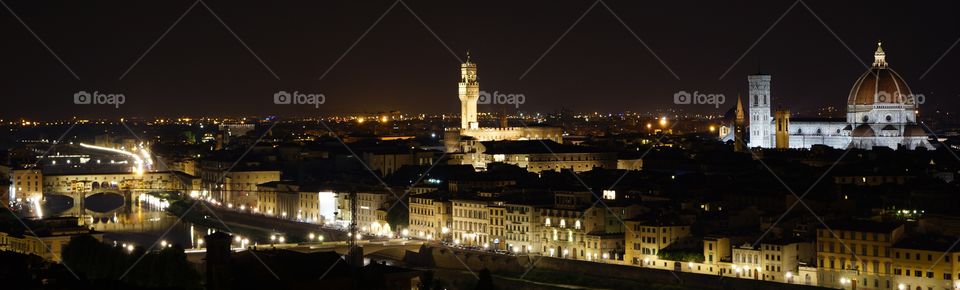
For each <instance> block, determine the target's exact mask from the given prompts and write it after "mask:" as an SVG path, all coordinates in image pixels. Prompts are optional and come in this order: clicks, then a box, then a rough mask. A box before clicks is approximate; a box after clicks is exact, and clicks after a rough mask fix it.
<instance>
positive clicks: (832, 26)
mask: <svg viewBox="0 0 960 290" xmlns="http://www.w3.org/2000/svg"><path fill="white" fill-rule="evenodd" d="M321 2H322V3H321ZM4 3H6V5H7V6H8V7H9V9H11V10H12V11H13V12H14V13H16V14H17V15H18V16H19V17H20V19H22V20H23V21H24V22H25V23H26V24H27V25H28V26H29V27H30V28H31V29H32V30H33V31H34V32H35V33H36V35H37V36H39V38H40V39H42V40H43V41H44V42H45V43H46V44H47V45H48V46H49V47H50V49H52V50H53V52H55V53H56V54H57V55H58V56H59V57H60V58H61V59H62V60H63V62H64V63H66V65H67V67H69V68H70V69H72V70H73V72H74V73H75V74H76V76H77V77H78V78H79V79H77V78H75V77H74V75H73V74H72V73H71V72H70V71H69V70H68V69H67V68H65V67H64V65H62V64H61V63H60V62H59V61H58V60H57V59H56V58H55V57H54V56H53V55H52V54H51V53H50V52H49V51H47V49H46V48H45V47H44V46H43V44H41V43H40V42H39V41H38V40H37V39H36V38H35V37H34V36H33V35H32V34H31V33H30V32H29V31H28V30H27V29H26V28H25V27H24V26H23V25H22V24H21V23H20V21H18V20H17V18H15V17H14V16H13V15H12V14H11V13H10V11H9V10H7V9H6V8H0V35H2V37H3V40H4V41H3V45H0V64H2V67H3V69H2V71H0V73H2V76H0V82H2V88H3V90H2V92H0V94H2V100H3V105H0V118H19V117H26V118H31V119H55V118H64V117H70V116H79V117H121V116H128V117H129V116H141V117H152V116H180V115H192V116H199V115H213V116H222V115H238V114H257V115H303V116H305V115H316V114H326V113H345V112H377V111H387V110H400V111H402V112H406V113H441V112H447V113H457V112H458V111H457V110H458V108H459V104H458V100H457V81H458V80H459V67H458V66H459V62H460V60H458V58H459V59H461V60H462V59H465V57H466V56H465V55H466V53H465V52H466V51H467V50H468V49H469V50H470V51H471V54H472V59H473V60H474V61H475V62H476V63H478V65H479V78H480V86H481V90H484V91H499V92H501V93H522V94H524V95H525V96H526V103H525V104H524V105H523V106H521V107H520V110H523V111H532V112H536V111H539V112H550V111H554V110H557V109H559V108H560V107H561V106H563V107H567V108H570V109H572V110H574V111H584V112H592V111H600V112H622V111H638V112H643V111H651V110H655V109H658V108H659V109H663V108H670V107H675V106H674V105H673V93H675V92H677V91H679V90H686V91H699V92H706V93H722V94H725V95H726V96H727V99H728V102H729V103H728V104H729V105H732V104H733V103H732V100H733V99H734V98H735V96H736V95H737V94H744V95H745V94H746V93H747V83H746V75H748V74H751V73H756V72H758V71H762V72H764V73H769V74H772V75H773V85H772V86H773V100H774V103H775V106H780V107H785V108H790V109H792V110H794V111H802V110H811V109H815V108H818V107H823V106H827V105H834V106H843V105H845V102H846V96H847V94H848V92H849V90H850V86H851V85H852V84H853V82H854V81H855V80H856V78H857V77H859V76H860V75H861V74H862V73H863V72H864V71H865V70H866V68H865V67H864V63H865V64H867V65H869V64H870V63H871V62H872V61H873V51H874V50H875V48H876V42H877V41H878V40H882V41H883V43H884V49H885V50H886V52H887V60H888V62H889V63H890V65H891V67H892V68H893V69H895V70H896V71H897V72H899V73H900V74H901V75H902V76H903V77H904V78H905V79H906V81H907V82H908V84H909V85H910V86H911V88H912V89H913V91H914V93H923V94H924V95H925V96H926V97H927V104H925V105H924V106H923V107H921V110H924V111H927V112H930V111H932V110H935V109H940V110H949V111H956V109H957V108H958V107H960V101H958V98H960V86H957V84H956V80H957V73H956V72H955V71H956V67H957V66H958V64H960V47H957V48H955V49H953V51H951V52H950V53H948V54H946V55H945V56H944V57H943V58H942V60H941V61H939V63H937V61H938V59H940V58H941V56H943V55H944V53H945V52H947V51H948V49H950V48H951V46H952V45H954V44H955V42H956V41H957V40H958V38H960V17H957V16H956V13H957V12H958V11H960V9H958V8H960V3H958V2H957V1H897V2H893V1H891V2H889V3H888V2H884V1H812V0H811V1H806V2H804V3H805V4H806V5H808V6H809V7H810V8H811V9H812V10H813V11H814V12H815V13H816V16H814V14H811V12H810V11H808V10H807V6H805V5H804V4H803V3H801V4H796V5H795V6H794V7H793V9H792V11H790V12H789V13H788V14H787V15H786V16H785V17H783V18H782V20H780V21H779V23H777V24H776V26H775V27H773V28H772V30H770V31H769V33H768V34H766V35H765V36H764V37H763V38H762V39H761V40H759V42H758V43H757V45H756V46H755V47H753V49H752V50H750V51H749V53H747V54H746V55H745V56H744V57H743V59H742V60H741V61H740V62H739V63H737V64H736V65H734V63H735V62H736V61H737V59H738V58H740V57H741V55H743V54H744V53H745V52H746V51H747V50H748V49H749V48H750V47H751V45H753V44H754V42H756V41H757V39H758V38H760V37H761V36H762V35H764V33H765V32H766V31H767V30H768V28H770V27H771V25H773V24H774V23H775V22H777V20H778V19H779V18H780V17H781V16H782V15H783V14H784V13H785V12H786V11H787V10H788V8H790V7H791V6H793V5H794V4H795V3H796V2H795V1H625V0H606V1H605V2H604V3H605V4H606V5H609V7H610V8H611V9H612V10H613V11H614V12H615V13H616V15H618V16H619V17H620V19H622V21H623V22H624V23H626V24H627V26H628V27H629V29H631V30H633V31H634V32H635V33H636V34H637V36H639V37H640V38H641V39H642V40H643V41H644V42H645V43H646V44H647V45H649V47H650V49H652V50H653V52H655V53H656V54H657V55H658V56H659V57H660V58H661V59H662V60H663V62H664V63H666V65H667V67H669V70H668V69H667V67H665V66H664V65H663V64H661V62H660V61H658V60H657V59H656V58H655V57H654V56H653V54H651V53H650V51H648V50H647V49H646V48H645V47H644V45H643V44H642V43H641V42H640V41H638V40H637V39H636V38H635V37H634V36H633V35H631V33H630V31H629V30H628V29H626V28H624V26H623V24H621V22H620V21H618V20H617V18H616V17H615V16H614V15H612V14H611V13H610V11H608V10H607V6H605V4H604V3H600V4H596V5H595V6H594V4H595V3H596V2H595V1H594V0H583V1H556V0H554V1H450V0H446V1H420V0H405V2H404V3H400V4H396V1H395V0H385V1H349V0H342V1H224V0H207V1H204V2H203V3H201V4H196V5H195V6H193V9H192V10H191V11H190V12H189V13H187V14H186V15H185V16H183V18H182V20H181V21H180V22H179V23H177V24H176V26H175V27H173V28H172V29H171V30H170V31H169V33H168V34H166V36H165V37H164V38H163V39H162V40H160V41H159V42H158V43H157V44H156V46H155V47H153V49H152V50H151V51H150V52H149V53H148V54H146V55H145V56H143V59H142V60H141V61H139V63H138V64H137V65H136V66H133V64H134V63H135V62H136V61H137V59H138V58H140V57H141V56H142V55H144V53H145V52H146V51H147V50H148V48H150V47H151V45H153V44H154V42H156V41H157V39H158V38H160V37H161V35H163V34H164V33H165V31H167V29H168V28H170V27H171V25H173V24H174V23H175V22H176V21H177V20H178V18H180V17H181V15H183V14H184V12H186V11H187V9H188V8H189V7H191V5H194V4H195V3H196V1H194V0H185V1H170V0H164V1H35V0H4ZM204 4H206V5H207V6H208V7H209V8H210V9H212V11H213V12H215V13H216V15H217V16H219V18H220V19H221V20H222V21H223V22H224V23H226V26H227V27H229V30H228V29H227V28H225V27H224V25H223V24H221V22H220V21H219V20H218V19H217V17H215V16H214V14H211V12H210V11H208V10H207V6H204ZM394 4H396V5H395V6H393V9H392V10H391V11H390V12H389V13H388V14H386V16H385V17H383V18H382V20H380V22H379V24H377V26H376V27H374V28H373V29H372V30H370V32H369V34H366V36H365V37H364V38H363V39H362V40H360V41H359V42H358V43H357V44H356V46H355V47H354V48H353V49H352V50H351V51H350V52H349V53H347V54H346V55H345V56H343V58H342V59H341V60H340V61H339V63H337V64H336V65H335V66H334V63H336V62H337V60H338V59H339V58H340V57H341V55H343V54H344V53H345V52H346V51H347V50H348V48H350V47H351V45H353V44H354V42H355V41H357V39H358V38H360V37H361V35H364V32H365V31H367V29H368V28H370V27H371V25H373V24H374V22H376V21H377V20H378V19H379V18H380V17H381V16H382V15H383V14H384V12H386V11H387V10H388V8H390V7H391V5H394ZM404 4H406V5H408V6H409V8H410V9H412V10H413V12H415V13H416V15H417V16H419V18H420V19H421V20H422V21H423V22H424V23H426V25H427V26H428V27H429V29H431V30H432V31H433V32H435V33H436V35H437V36H438V37H439V39H440V40H442V41H443V43H441V42H440V41H438V40H437V38H435V37H434V36H433V34H431V32H430V30H428V29H427V28H426V27H424V25H423V24H421V23H420V21H419V20H418V19H417V18H416V17H415V16H414V15H413V14H411V13H410V11H408V10H407V6H405V5H404ZM591 6H593V9H592V10H591V11H590V12H589V13H588V14H586V15H585V16H584V17H583V19H582V20H581V21H580V22H579V23H578V24H577V25H576V26H575V27H574V28H573V29H572V30H570V32H569V33H568V34H566V35H565V36H564V37H563V39H562V40H560V41H559V42H558V43H557V44H556V46H555V47H554V48H553V49H552V50H551V51H549V53H548V54H546V56H544V57H543V58H542V59H540V61H539V63H537V65H536V66H534V67H533V68H532V69H530V67H531V66H532V65H533V64H534V63H535V62H537V60H538V59H539V58H540V57H541V55H543V54H544V53H545V52H546V51H547V50H548V48H550V47H551V45H553V44H554V43H555V42H556V41H557V39H559V38H560V37H561V36H562V35H564V33H565V32H566V31H567V30H568V29H569V28H570V27H571V25H573V24H574V23H575V22H577V20H578V19H579V18H580V17H581V16H582V15H584V12H585V11H587V9H588V8H590V7H591ZM817 16H818V17H819V20H818V18H817ZM821 20H822V21H823V22H824V23H825V24H826V27H825V26H824V24H823V23H821V22H820V21H821ZM827 27H829V29H828V28H827ZM231 30H232V32H233V33H235V34H236V35H237V36H238V37H239V38H240V39H241V40H242V41H243V43H245V44H246V45H247V46H248V47H249V49H250V50H251V51H252V52H253V53H251V51H248V49H247V48H246V47H245V46H244V44H243V43H241V42H240V41H238V39H237V38H235V37H234V36H233V35H232V34H231ZM831 30H832V32H831ZM833 33H835V34H836V37H835V36H834V34H833ZM838 37H839V39H840V40H838V39H837V38H838ZM841 40H842V42H841ZM444 43H445V44H446V46H449V49H450V50H452V52H453V53H456V56H455V55H454V54H453V53H451V51H450V50H448V49H447V48H446V47H445V46H444ZM844 44H846V46H845V45H844ZM847 46H849V50H848V48H847ZM851 51H852V53H855V54H856V55H854V54H852V53H851ZM254 54H255V55H256V56H254ZM257 57H259V58H260V59H261V60H262V61H263V64H261V61H260V60H258V59H257ZM858 58H859V60H858ZM934 63H936V65H935V66H934ZM264 64H265V65H264ZM131 66H132V68H131ZM731 66H733V68H732V69H731V70H730V71H729V73H728V74H727V75H726V76H725V77H724V78H722V79H721V75H723V74H724V73H725V72H726V71H727V69H728V68H729V67H731ZM931 66H933V68H932V69H930V67H931ZM331 67H332V69H331ZM128 69H129V73H127V74H126V75H124V74H125V72H127V70H128ZM528 69H529V73H527V74H526V75H525V76H524V73H525V72H527V70H528ZM928 69H930V71H929V73H928V74H927V75H926V76H925V77H923V78H922V79H921V75H923V74H924V73H925V72H926V71H927V70H928ZM328 70H329V73H327V75H326V76H325V77H324V78H323V79H322V80H320V79H319V78H320V76H321V75H323V74H324V72H326V71H328ZM670 70H672V71H673V72H674V73H675V74H676V76H677V77H678V78H679V80H678V79H677V78H675V77H674V75H673V74H672V73H671V72H670ZM271 71H272V73H271ZM274 73H275V74H276V77H275V76H274ZM121 76H123V78H122V79H120V78H121ZM521 76H524V77H523V78H522V79H521ZM80 90H85V91H91V92H92V91H99V92H105V93H123V94H124V95H125V96H126V103H125V104H124V105H123V106H121V107H120V108H119V109H115V108H113V107H108V106H93V105H75V104H73V94H74V93H75V92H77V91H80ZM278 90H286V91H300V92H307V93H323V94H325V95H326V97H327V103H326V104H324V105H322V106H321V107H320V108H319V109H314V108H313V107H308V106H283V105H274V104H273V93H275V92H277V91H278ZM511 108H512V107H511ZM683 109H685V110H688V111H694V112H704V113H711V112H712V113H722V112H723V111H726V109H727V107H721V108H720V109H715V108H713V107H711V106H685V107H683ZM480 110H481V111H501V110H503V108H500V107H494V106H481V107H480Z"/></svg>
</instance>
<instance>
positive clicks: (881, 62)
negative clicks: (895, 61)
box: [873, 41, 887, 68]
mask: <svg viewBox="0 0 960 290" xmlns="http://www.w3.org/2000/svg"><path fill="white" fill-rule="evenodd" d="M873 67H877V68H886V67H887V54H886V53H885V52H883V46H882V43H881V42H879V41H877V51H876V52H874V53H873Z"/></svg>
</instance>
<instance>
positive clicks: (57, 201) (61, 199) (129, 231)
mask: <svg viewBox="0 0 960 290" xmlns="http://www.w3.org/2000/svg"><path fill="white" fill-rule="evenodd" d="M141 197H142V199H141V200H138V201H134V202H132V203H125V202H123V198H122V197H121V196H119V195H112V194H106V195H93V196H90V197H88V198H86V199H84V201H83V203H82V204H81V205H80V206H74V204H73V200H72V199H71V198H70V197H66V196H57V195H49V196H47V197H46V202H45V203H44V204H43V206H42V207H43V209H42V211H43V212H44V213H45V215H44V216H45V217H56V216H81V220H82V222H83V223H85V224H86V225H87V226H90V227H91V228H93V229H94V230H96V231H100V232H103V233H104V240H105V241H106V242H108V243H113V242H116V244H117V245H123V244H127V245H131V244H132V245H134V246H142V247H144V248H150V247H151V246H152V245H154V244H156V246H155V247H154V248H159V247H161V246H165V245H180V246H182V247H183V248H185V249H199V248H202V247H203V246H204V245H203V237H204V236H206V235H208V234H211V233H213V232H216V231H224V232H230V229H226V228H225V227H219V226H218V227H207V226H201V225H196V224H193V223H190V222H187V221H185V220H180V219H179V218H178V217H177V216H174V215H172V214H170V213H168V212H166V211H165V210H164V208H163V207H161V206H165V205H168V204H167V203H166V202H156V199H157V198H156V197H153V196H148V195H143V196H141ZM148 197H149V198H148ZM148 200H154V202H147V201H148ZM118 201H119V202H118ZM198 211H200V208H199V207H197V208H194V211H193V212H195V213H196V212H198ZM209 220H212V221H214V222H211V223H208V225H209V224H213V225H214V226H216V225H218V224H220V225H222V223H220V222H219V221H216V220H215V219H213V217H209ZM231 227H232V229H233V230H237V232H236V233H234V236H235V237H236V236H240V237H241V238H240V239H238V240H237V241H236V243H234V245H233V246H234V247H243V246H251V245H252V246H255V245H257V244H259V243H263V244H267V243H270V239H269V237H270V236H273V235H275V233H273V232H269V231H265V230H260V229H254V228H247V227H240V226H231Z"/></svg>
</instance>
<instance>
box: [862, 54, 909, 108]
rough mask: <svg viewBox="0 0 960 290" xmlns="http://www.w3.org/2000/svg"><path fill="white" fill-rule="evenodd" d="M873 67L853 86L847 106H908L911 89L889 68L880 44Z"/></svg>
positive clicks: (874, 56)
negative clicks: (907, 98)
mask: <svg viewBox="0 0 960 290" xmlns="http://www.w3.org/2000/svg"><path fill="white" fill-rule="evenodd" d="M873 58H874V60H873V66H872V67H871V68H870V70H869V71H867V72H866V73H864V74H863V75H862V76H860V78H859V79H857V82H856V83H854V84H853V88H852V89H850V96H849V97H848V98H847V104H848V105H850V106H858V105H860V106H863V105H866V106H871V105H874V104H907V103H908V102H906V101H905V100H904V97H907V96H912V93H911V92H910V87H908V86H907V83H906V82H904V81H903V78H901V77H900V75H899V74H897V72H895V71H893V69H890V68H889V67H888V66H887V59H886V54H885V53H884V52H883V48H882V47H880V43H877V51H876V52H875V53H874V54H873Z"/></svg>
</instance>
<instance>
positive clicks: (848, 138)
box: [748, 43, 932, 150]
mask: <svg viewBox="0 0 960 290" xmlns="http://www.w3.org/2000/svg"><path fill="white" fill-rule="evenodd" d="M770 81H771V76H770V75H751V76H749V77H748V83H749V86H750V87H749V91H750V95H749V99H748V102H749V104H748V107H749V116H750V119H749V124H750V126H749V136H750V138H749V143H748V146H749V147H751V148H754V147H760V148H810V147H812V146H813V145H826V146H830V147H833V148H838V149H845V148H848V146H853V147H854V148H860V149H872V148H873V147H889V148H892V149H897V148H900V147H903V148H906V149H910V150H913V149H916V148H918V147H924V148H928V149H932V146H931V145H930V142H929V141H928V134H927V133H926V131H924V130H923V129H922V128H921V126H920V125H919V124H918V120H917V114H918V113H919V110H918V105H919V103H921V102H922V101H923V99H922V95H914V94H913V93H912V91H911V90H910V87H909V86H907V83H906V82H904V81H903V78H902V77H900V75H899V74H897V73H896V72H895V71H893V69H891V68H890V67H889V65H888V64H887V60H886V53H884V51H883V48H882V47H881V46H880V44H879V43H878V44H877V50H876V52H875V53H874V61H873V65H872V66H871V68H870V70H868V71H867V72H865V73H864V74H863V75H861V76H860V78H858V79H857V81H856V82H854V84H853V88H852V89H851V90H850V93H849V95H848V97H847V113H846V117H845V118H791V117H790V114H789V112H788V111H777V112H775V114H773V115H771V102H770Z"/></svg>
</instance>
